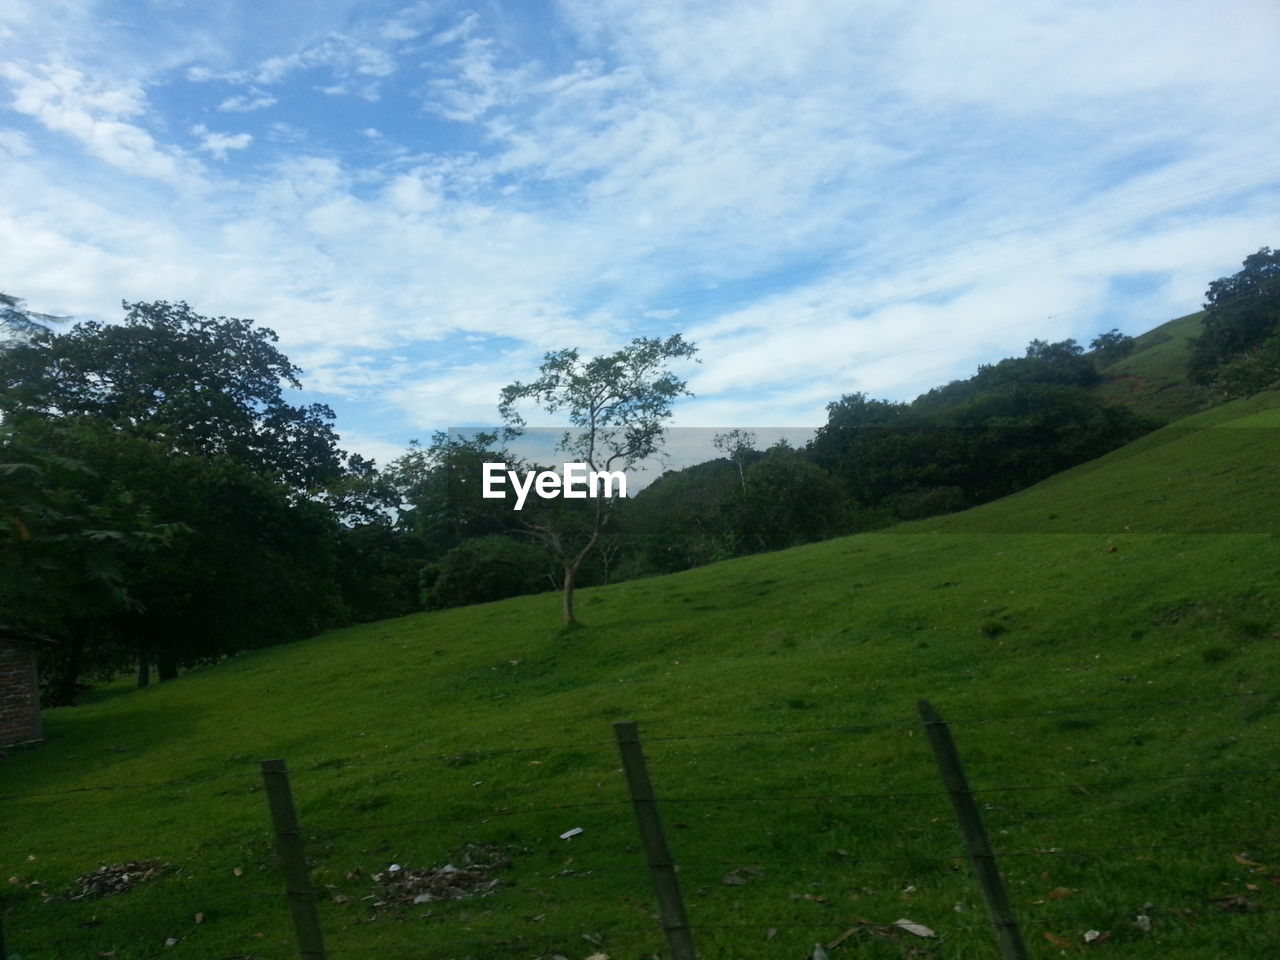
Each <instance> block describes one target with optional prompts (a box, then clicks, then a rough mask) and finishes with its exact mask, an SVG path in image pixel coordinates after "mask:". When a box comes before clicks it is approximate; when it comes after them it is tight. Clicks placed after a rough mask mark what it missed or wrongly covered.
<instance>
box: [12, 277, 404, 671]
mask: <svg viewBox="0 0 1280 960" xmlns="http://www.w3.org/2000/svg"><path fill="white" fill-rule="evenodd" d="M125 308H126V311H127V316H126V317H125V321H124V322H123V323H120V324H111V325H106V324H101V323H93V322H90V323H80V324H76V326H75V327H73V328H72V329H71V330H69V331H68V332H66V333H64V334H55V333H53V332H51V331H48V330H36V331H34V332H33V333H31V334H30V336H29V337H27V338H26V340H25V341H24V342H21V343H17V344H15V345H14V346H12V347H11V348H9V349H7V350H4V351H2V352H0V412H2V413H3V415H4V418H5V421H6V423H7V424H8V425H10V426H11V427H12V428H13V429H14V430H15V432H16V435H17V436H18V437H19V438H21V439H22V441H23V442H25V443H28V444H30V445H32V446H34V447H35V448H37V449H40V450H43V451H45V452H46V453H47V454H48V455H50V456H56V457H58V458H61V459H62V460H64V461H71V462H78V463H81V464H83V465H85V467H86V468H87V472H85V473H84V474H83V475H80V474H66V472H65V471H64V472H63V474H62V475H59V477H58V482H57V485H56V490H57V494H58V496H60V497H64V498H67V497H74V498H79V500H81V501H83V502H85V503H87V504H89V505H91V506H94V507H95V508H98V507H99V506H100V505H103V504H106V505H116V504H131V505H133V507H134V508H135V509H136V510H137V511H139V513H140V515H145V516H146V517H150V518H152V519H153V520H154V522H155V523H159V524H182V525H183V526H184V529H186V530H188V531H189V535H185V536H183V537H182V538H180V539H178V540H177V541H175V542H174V544H173V545H172V547H171V549H168V550H164V551H153V552H152V553H150V554H146V555H143V554H141V553H139V552H138V551H133V552H130V553H127V554H125V555H124V556H123V557H122V558H121V561H120V563H121V565H122V566H123V567H124V568H125V569H124V573H123V574H122V580H123V582H124V583H126V584H127V585H128V591H129V597H130V599H131V605H130V606H129V607H128V608H121V607H120V606H119V605H117V606H116V607H115V608H108V606H106V605H104V604H101V603H99V604H94V605H93V606H92V608H91V609H86V610H85V611H84V615H83V616H80V617H79V618H78V620H77V621H76V622H75V623H70V622H68V623H66V624H64V625H63V627H62V629H61V632H55V631H50V632H55V636H58V637H59V639H66V640H67V644H66V648H67V649H69V650H73V651H75V650H80V649H83V650H84V651H85V652H86V655H87V654H93V655H94V656H97V655H99V654H101V655H102V656H103V657H108V658H109V659H110V658H114V659H119V657H120V656H122V651H123V652H124V653H123V655H125V656H131V657H132V656H136V657H137V659H138V662H139V679H140V680H141V679H143V678H145V677H147V676H148V675H149V666H148V664H150V663H155V664H156V666H157V667H158V668H159V671H160V676H161V679H165V678H168V677H172V676H176V674H177V670H178V667H179V666H181V665H191V664H196V663H200V662H205V661H208V660H210V659H215V658H217V657H220V656H224V655H226V654H229V653H233V652H235V651H237V650H241V649H245V648H246V647H251V646H261V645H264V644H267V643H273V642H278V641H280V640H284V639H292V638H297V637H299V636H303V635H306V634H307V633H311V632H315V631H316V630H319V629H322V628H324V627H326V626H330V625H332V624H334V623H337V622H342V621H344V620H346V619H347V618H348V616H349V611H348V608H347V607H346V606H345V604H344V603H343V599H342V596H343V590H342V589H341V587H340V585H339V584H338V577H337V553H336V545H337V542H338V539H339V536H340V526H339V517H343V518H349V519H353V520H355V521H357V522H358V521H360V520H361V519H363V520H366V521H374V522H376V518H377V517H378V516H379V510H381V509H383V508H384V507H385V506H386V504H387V503H388V501H387V497H388V496H389V495H390V492H389V491H388V490H386V489H385V487H386V485H385V484H383V483H381V482H380V480H379V478H378V477H377V476H376V472H375V471H373V465H372V464H371V463H368V462H366V461H363V460H361V459H360V458H347V457H346V455H345V454H343V453H342V451H340V450H339V449H338V447H337V436H336V434H335V433H334V431H333V428H332V426H331V424H330V421H331V420H332V418H333V414H332V411H329V410H328V408H326V407H322V406H318V405H312V406H294V405H291V404H289V403H287V402H286V401H285V399H284V388H285V387H286V386H290V387H297V386H298V385H299V382H298V379H297V375H298V372H299V371H298V368H297V367H295V366H294V365H293V364H292V363H290V362H289V360H288V358H286V357H285V356H284V355H283V354H282V353H280V351H279V350H277V349H276V348H275V346H274V342H275V340H276V337H275V334H274V333H272V332H271V331H270V330H265V329H259V328H256V327H254V325H253V323H252V321H249V320H238V319H227V318H222V317H219V318H213V319H211V318H208V317H203V316H200V315H198V314H196V313H194V312H193V311H192V310H191V309H190V308H189V307H188V306H187V305H186V304H185V303H176V304H175V303H167V302H164V301H157V302H155V303H149V304H148V303H136V304H132V305H130V304H126V305H125ZM339 481H342V482H341V483H340V482H339ZM113 509H114V507H113ZM114 516H115V514H110V515H109V518H113V517H114ZM126 519H127V518H126ZM105 529H108V530H117V531H123V532H128V531H129V530H130V529H131V528H130V527H128V526H125V525H122V523H116V525H115V526H108V527H105ZM347 559H351V553H348V554H347ZM58 562H59V566H58V569H57V571H56V572H57V574H58V575H59V576H62V577H67V578H74V575H75V571H76V569H77V566H76V558H75V557H74V556H60V557H59V558H58ZM348 581H350V578H348ZM343 586H350V587H352V589H350V590H349V591H348V592H349V594H350V595H353V596H355V595H358V594H359V587H360V585H359V584H358V583H347V584H344V585H343ZM23 605H24V606H25V607H27V608H29V609H31V610H32V611H35V610H36V607H35V604H34V601H33V600H31V599H30V598H27V599H25V600H24V601H23ZM108 655H109V656H108ZM78 669H79V663H78V660H77V658H76V657H68V659H67V663H66V664H65V669H64V670H63V671H62V672H63V676H64V684H63V685H64V686H66V687H70V686H72V685H73V684H74V680H75V675H76V672H77V670H78Z"/></svg>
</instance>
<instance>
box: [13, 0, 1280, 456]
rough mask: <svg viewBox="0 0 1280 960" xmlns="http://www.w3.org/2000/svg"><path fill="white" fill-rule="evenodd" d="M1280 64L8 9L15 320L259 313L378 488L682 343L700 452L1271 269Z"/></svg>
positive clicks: (667, 6)
mask: <svg viewBox="0 0 1280 960" xmlns="http://www.w3.org/2000/svg"><path fill="white" fill-rule="evenodd" d="M1277 62H1280V4H1277V3H1275V2H1274V0H1219V2H1213V3H1208V2H1204V0H1158V2H1126V0H1100V2H1089V0H1077V2H1071V3H1064V2H1061V0H1049V2H1040V0H990V2H985V0H905V2H894V0H885V2H871V0H868V2H863V0H717V2H715V3H707V2H693V0H687V2H670V0H646V2H636V0H562V2H551V0H505V2H501V0H498V2H453V0H423V2H414V3H406V2H382V0H360V2H355V0H324V2H321V0H255V2H248V0H200V2H186V0H0V264H3V269H2V270H0V290H3V291H4V292H6V293H9V294H12V295H15V296H19V297H23V298H25V299H26V301H27V303H28V305H29V307H30V308H31V309H33V310H38V311H40V312H44V313H55V314H66V315H70V316H72V317H73V318H74V319H76V320H102V321H108V322H111V321H116V320H119V319H120V318H121V316H122V311H121V309H120V303H121V301H122V300H128V301H139V300H146V301H150V300H184V301H186V302H188V303H189V304H191V306H192V307H193V308H194V309H195V310H197V312H199V313H203V314H206V315H210V316H219V315H222V316H237V317H251V318H253V319H255V320H257V321H258V322H259V323H261V324H263V325H265V326H267V327H270V328H271V329H272V330H274V331H276V332H277V333H278V334H279V338H280V341H279V346H280V347H281V349H282V350H283V351H284V352H285V353H286V354H287V355H288V356H289V358H290V359H291V360H293V361H294V362H295V363H297V364H298V365H299V366H301V367H302V368H303V381H304V386H305V391H304V393H303V394H301V395H300V396H298V397H297V398H296V399H297V400H298V401H300V402H323V403H328V404H329V405H330V406H331V407H333V408H334V410H335V411H336V412H337V415H338V419H337V427H338V430H339V432H340V434H341V435H342V438H343V442H344V445H345V446H346V447H347V448H348V449H350V450H353V451H356V452H360V453H362V454H364V455H366V456H373V457H376V458H377V460H378V461H379V462H380V463H385V462H386V461H387V460H389V459H391V458H393V457H395V456H396V455H398V454H399V453H400V452H401V451H403V450H404V448H405V446H406V445H407V443H408V442H409V440H411V439H414V438H418V439H422V440H427V439H429V437H430V435H431V433H432V432H433V431H435V430H445V429H448V428H450V427H460V426H466V425H476V424H489V423H493V422H495V420H496V419H497V409H496V408H497V399H498V392H499V390H500V389H501V387H503V386H504V385H506V384H508V383H511V382H513V381H516V380H529V379H532V378H533V377H535V376H536V374H537V368H538V364H539V363H540V362H541V359H542V357H543V355H544V354H545V353H546V352H547V351H550V350H558V349H561V348H564V347H577V348H579V349H580V350H581V351H582V352H583V354H584V355H596V354H599V353H604V352H609V351H613V350H616V349H618V348H619V347H621V346H623V345H625V344H626V343H627V342H629V341H630V340H631V339H632V338H634V337H639V336H666V335H668V334H671V333H675V332H680V333H683V334H684V335H685V337H686V338H687V339H689V340H692V341H693V342H694V343H695V344H696V345H697V346H698V348H699V358H700V363H698V364H697V365H692V364H690V365H684V366H681V367H680V368H679V369H680V371H681V372H682V374H683V375H685V376H686V378H687V379H688V382H689V387H690V389H691V390H692V391H693V393H694V396H693V397H692V398H687V399H685V400H683V401H681V402H680V403H679V404H678V406H677V408H676V414H675V418H674V421H673V423H674V425H675V426H678V427H681V428H702V427H708V428H725V429H728V428H731V427H755V428H761V427H765V426H811V427H812V426H817V425H820V424H821V423H823V422H824V421H825V409H826V404H827V403H829V402H831V401H834V400H837V399H838V398H839V397H840V396H842V395H844V394H848V393H853V392H855V391H862V392H865V393H867V394H869V395H871V396H873V397H880V398H885V399H894V400H909V399H911V398H913V397H914V396H916V395H917V394H919V393H921V392H923V391H925V390H927V389H929V388H930V387H933V386H936V385H939V384H942V383H946V382H948V381H949V380H953V379H957V378H962V377H966V376H969V375H971V374H972V373H973V372H974V370H975V369H976V368H977V366H978V365H979V364H981V363H987V362H992V361H994V360H997V359H999V358H1001V357H1005V356H1015V355H1021V354H1022V352H1023V349H1024V347H1025V346H1026V344H1027V343H1028V342H1029V341H1030V340H1032V339H1036V338H1038V339H1045V340H1050V341H1056V340H1061V339H1064V338H1067V337H1073V338H1075V339H1076V340H1078V341H1080V342H1081V343H1084V344H1087V343H1088V341H1089V340H1090V339H1092V338H1093V337H1094V336H1096V335H1097V334H1099V333H1101V332H1104V331H1106V330H1110V329H1112V328H1118V329H1120V330H1121V331H1123V332H1125V333H1130V334H1137V333H1141V332H1143V331H1144V330H1147V329H1150V328H1151V327H1153V326H1155V325H1157V324H1159V323H1162V322H1164V321H1165V320H1169V319H1171V318H1174V317H1177V316H1182V315H1185V314H1187V313H1190V312H1193V311H1194V310H1197V309H1198V308H1199V306H1200V304H1201V302H1202V299H1203V294H1204V291H1205V288H1206V287H1207V285H1208V283H1209V282H1210V281H1211V280H1213V279H1215V278H1217V277H1220V276H1224V275H1227V274H1230V273H1234V272H1235V271H1236V270H1238V269H1239V268H1240V264H1241V261H1242V260H1243V259H1244V257H1245V256H1247V255H1248V254H1250V253H1253V252H1255V251H1257V250H1258V249H1260V248H1261V247H1264V246H1272V247H1274V246H1280V151H1277V146H1280V111H1278V110H1277V109H1276V107H1275V102H1274V98H1273V97H1272V96H1270V95H1269V91H1271V90H1272V89H1273V87H1274V78H1275V65H1276V63H1277ZM527 419H528V420H529V422H530V423H531V424H535V425H552V424H554V423H555V421H554V420H553V419H552V418H550V417H547V416H538V415H537V413H536V412H535V411H529V413H528V415H527Z"/></svg>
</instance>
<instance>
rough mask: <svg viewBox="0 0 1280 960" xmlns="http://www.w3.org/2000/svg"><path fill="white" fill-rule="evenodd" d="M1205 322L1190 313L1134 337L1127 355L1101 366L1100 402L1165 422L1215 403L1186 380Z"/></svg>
mask: <svg viewBox="0 0 1280 960" xmlns="http://www.w3.org/2000/svg"><path fill="white" fill-rule="evenodd" d="M1203 324H1204V313H1203V312H1200V313H1192V314H1188V315H1187V316H1185V317H1179V318H1178V319H1176V320H1170V321H1168V322H1167V323H1162V324H1160V326H1158V327H1156V328H1154V329H1152V330H1148V331H1147V332H1146V333H1144V334H1141V335H1140V336H1138V337H1135V338H1134V350H1133V352H1132V353H1131V354H1129V356H1127V357H1124V358H1123V359H1121V360H1117V361H1116V362H1114V363H1112V364H1110V365H1108V366H1106V367H1104V368H1103V369H1102V371H1101V373H1102V376H1103V380H1102V383H1100V384H1099V385H1098V387H1097V388H1096V389H1095V392H1096V393H1097V394H1098V395H1099V396H1100V397H1102V399H1104V400H1109V401H1111V402H1113V403H1123V404H1125V405H1126V406H1129V407H1132V408H1133V409H1134V410H1136V411H1137V412H1138V413H1141V414H1144V415H1146V416H1151V417H1159V418H1161V419H1164V420H1176V419H1178V418H1179V417H1185V416H1188V415H1189V414H1193V413H1196V412H1198V411H1200V410H1203V409H1204V408H1205V407H1207V406H1209V405H1210V404H1211V403H1212V402H1213V397H1212V395H1211V394H1210V392H1209V391H1208V390H1207V389H1206V388H1204V387H1200V386H1197V385H1196V384H1194V383H1189V382H1188V381H1187V361H1188V360H1189V359H1190V358H1191V346H1190V341H1191V339H1192V338H1193V337H1196V336H1198V335H1199V334H1200V332H1201V330H1202V328H1203Z"/></svg>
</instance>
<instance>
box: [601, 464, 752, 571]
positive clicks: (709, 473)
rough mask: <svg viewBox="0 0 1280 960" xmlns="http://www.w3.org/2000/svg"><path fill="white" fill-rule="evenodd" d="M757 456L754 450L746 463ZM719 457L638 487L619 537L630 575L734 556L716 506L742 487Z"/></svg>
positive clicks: (732, 468) (725, 521) (730, 466)
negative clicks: (627, 554)
mask: <svg viewBox="0 0 1280 960" xmlns="http://www.w3.org/2000/svg"><path fill="white" fill-rule="evenodd" d="M760 456H763V454H759V453H757V454H755V456H754V457H753V458H752V460H751V462H754V460H755V459H758V458H759V457H760ZM744 486H745V483H744V481H743V480H742V479H741V478H740V477H739V474H738V471H737V468H736V467H735V466H734V465H733V464H732V463H730V462H729V461H728V460H725V459H724V458H718V459H715V460H708V461H707V462H705V463H698V464H694V465H693V466H690V467H685V468H684V469H683V470H668V471H667V472H666V473H664V474H663V475H662V476H660V477H658V479H656V480H654V481H653V482H652V483H651V484H649V485H648V486H647V487H645V488H644V489H643V490H641V491H640V492H639V493H638V494H636V496H635V497H633V498H632V500H631V503H630V504H628V505H627V506H629V507H630V508H631V509H630V510H628V511H627V513H628V516H627V517H626V518H625V519H626V526H625V532H624V536H625V537H626V539H627V541H628V544H629V546H630V559H629V564H628V567H627V569H628V572H629V573H630V574H631V575H632V576H643V575H645V574H649V573H674V572H676V571H679V570H687V569H689V568H690V567H696V566H701V565H702V564H705V563H714V562H715V561H717V560H727V559H728V558H729V557H732V556H733V555H734V544H733V542H732V537H731V536H730V531H729V523H728V518H727V517H726V516H725V515H724V513H723V512H722V510H721V504H722V503H724V502H725V501H726V500H728V498H730V497H732V496H733V495H734V494H735V493H740V492H742V490H743V489H744Z"/></svg>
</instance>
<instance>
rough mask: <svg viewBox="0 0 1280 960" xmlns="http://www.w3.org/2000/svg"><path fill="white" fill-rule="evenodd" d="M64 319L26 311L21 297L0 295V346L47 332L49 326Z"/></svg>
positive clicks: (64, 318)
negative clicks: (7, 341)
mask: <svg viewBox="0 0 1280 960" xmlns="http://www.w3.org/2000/svg"><path fill="white" fill-rule="evenodd" d="M66 319H67V318H66V317H55V316H52V315H50V314H47V313H36V312H35V311H34V310H28V309H27V307H26V301H25V300H23V299H22V298H21V297H14V296H10V295H9V294H7V293H0V344H2V343H4V341H6V340H21V339H23V338H25V337H28V336H30V335H31V334H33V333H36V332H37V331H47V330H48V329H49V324H51V323H61V322H62V321H64V320H66Z"/></svg>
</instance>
